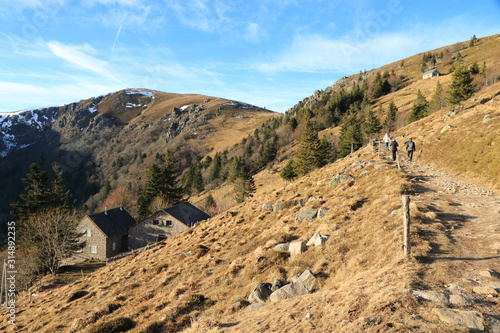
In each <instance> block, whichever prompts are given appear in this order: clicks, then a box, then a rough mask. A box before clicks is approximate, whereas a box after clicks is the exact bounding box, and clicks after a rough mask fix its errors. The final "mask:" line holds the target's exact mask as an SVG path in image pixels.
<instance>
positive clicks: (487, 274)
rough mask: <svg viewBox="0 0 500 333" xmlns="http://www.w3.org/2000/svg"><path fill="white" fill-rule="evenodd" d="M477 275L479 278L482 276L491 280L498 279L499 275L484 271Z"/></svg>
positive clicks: (491, 271)
mask: <svg viewBox="0 0 500 333" xmlns="http://www.w3.org/2000/svg"><path fill="white" fill-rule="evenodd" d="M479 275H481V276H484V277H491V278H497V279H498V278H500V274H498V273H497V272H495V271H494V270H491V269H489V270H485V271H481V272H479Z"/></svg>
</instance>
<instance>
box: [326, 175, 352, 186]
mask: <svg viewBox="0 0 500 333" xmlns="http://www.w3.org/2000/svg"><path fill="white" fill-rule="evenodd" d="M354 180H355V178H354V177H353V176H351V175H336V176H335V177H333V179H332V181H331V182H330V186H335V185H338V184H342V183H345V182H353V181H354Z"/></svg>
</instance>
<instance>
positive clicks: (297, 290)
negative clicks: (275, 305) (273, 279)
mask: <svg viewBox="0 0 500 333" xmlns="http://www.w3.org/2000/svg"><path fill="white" fill-rule="evenodd" d="M306 294H309V290H307V288H306V287H305V286H304V285H303V284H302V283H301V282H293V283H290V284H287V285H286V286H284V287H282V288H280V289H278V290H276V291H274V292H273V293H272V294H271V296H269V300H271V302H276V301H279V300H282V299H287V298H293V297H296V296H300V295H306Z"/></svg>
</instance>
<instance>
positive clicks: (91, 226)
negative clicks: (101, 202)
mask: <svg viewBox="0 0 500 333" xmlns="http://www.w3.org/2000/svg"><path fill="white" fill-rule="evenodd" d="M135 223H136V221H135V220H134V218H133V217H132V216H130V214H129V213H127V211H126V210H125V209H123V208H122V207H118V208H113V209H106V210H105V211H103V212H99V213H94V214H90V215H87V216H85V217H84V218H83V219H82V221H81V222H80V224H79V225H78V229H77V230H78V231H79V232H82V233H83V236H82V237H81V240H82V241H84V242H85V247H84V248H83V249H82V250H80V251H79V252H77V253H76V255H75V258H74V261H78V260H79V261H83V260H86V259H99V260H105V259H107V258H110V257H113V256H116V255H117V254H120V253H122V252H126V251H128V231H129V229H130V227H132V226H133V225H134V224H135Z"/></svg>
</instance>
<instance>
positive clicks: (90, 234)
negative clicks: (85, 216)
mask: <svg viewBox="0 0 500 333" xmlns="http://www.w3.org/2000/svg"><path fill="white" fill-rule="evenodd" d="M83 232H84V233H85V236H87V237H92V230H90V229H87V230H84V231H83Z"/></svg>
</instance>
